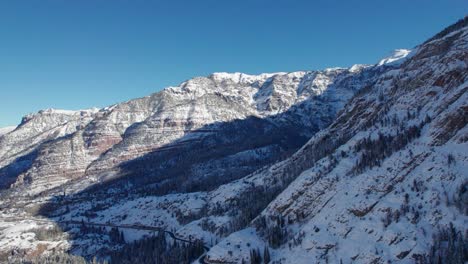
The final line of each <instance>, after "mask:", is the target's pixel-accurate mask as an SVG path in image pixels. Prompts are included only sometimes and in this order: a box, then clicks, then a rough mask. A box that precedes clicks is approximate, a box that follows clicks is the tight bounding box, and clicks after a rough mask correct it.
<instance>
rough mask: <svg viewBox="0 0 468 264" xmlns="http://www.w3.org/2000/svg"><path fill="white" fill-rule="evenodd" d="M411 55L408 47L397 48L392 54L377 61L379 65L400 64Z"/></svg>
mask: <svg viewBox="0 0 468 264" xmlns="http://www.w3.org/2000/svg"><path fill="white" fill-rule="evenodd" d="M410 57H411V50H408V49H396V50H394V51H393V53H392V55H390V56H389V57H386V58H384V59H382V60H380V61H379V63H377V65H378V66H382V65H393V66H396V65H399V64H401V63H403V62H404V61H405V59H408V58H410Z"/></svg>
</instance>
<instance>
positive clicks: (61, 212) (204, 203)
mask: <svg viewBox="0 0 468 264" xmlns="http://www.w3.org/2000/svg"><path fill="white" fill-rule="evenodd" d="M467 24H468V19H467V18H465V19H464V20H461V21H460V22H458V23H457V24H454V25H452V26H450V27H448V28H447V29H446V30H444V31H442V32H441V33H439V34H437V35H436V36H435V37H434V38H432V39H430V40H428V41H426V42H425V43H423V44H421V45H419V46H417V47H415V48H414V49H413V50H411V51H410V50H397V51H396V52H395V54H393V55H392V56H390V57H388V58H385V59H382V60H381V61H380V62H378V63H376V64H375V65H355V66H353V67H351V68H349V69H344V68H333V69H326V70H323V71H302V72H292V73H273V74H261V75H247V74H242V73H214V74H212V75H210V76H207V77H198V78H194V79H191V80H188V81H186V82H183V83H182V84H180V85H179V86H176V87H169V88H166V89H164V90H162V91H161V92H158V93H155V94H152V95H150V96H148V97H144V98H139V99H135V100H131V101H128V102H124V103H121V104H116V105H113V106H110V107H106V108H103V109H90V110H82V111H64V110H54V109H49V110H44V111H40V112H38V113H36V114H32V115H28V116H26V117H25V118H23V121H22V122H21V124H20V125H19V126H18V127H16V128H15V129H14V130H9V131H8V132H7V133H0V187H1V188H2V189H3V191H2V192H1V193H0V195H1V199H0V253H3V254H4V255H2V254H0V260H1V259H4V260H10V261H11V260H14V259H18V258H26V259H27V258H31V257H34V256H37V255H40V254H48V253H50V252H52V251H53V250H55V251H60V250H66V251H69V253H71V254H73V255H79V256H84V257H86V258H91V257H92V256H98V257H104V258H105V257H106V256H109V255H112V256H115V255H113V254H117V253H112V252H121V253H119V254H123V255H125V256H127V257H129V260H128V261H129V262H124V261H123V260H122V258H118V259H120V261H122V262H119V261H115V262H116V263H137V262H141V261H143V260H142V259H144V256H141V254H143V253H142V252H139V253H138V254H135V252H134V251H132V250H134V248H135V247H132V245H125V242H126V243H131V242H132V241H136V240H139V239H141V238H142V237H144V236H145V235H150V234H152V232H153V233H154V231H149V230H148V229H145V228H140V229H138V226H139V227H155V228H159V229H161V230H166V231H167V232H169V233H170V234H171V237H176V238H180V239H186V240H189V241H200V240H202V241H203V244H204V245H205V247H207V248H206V250H205V251H207V252H205V253H204V254H203V255H202V256H201V258H200V259H199V260H197V261H196V262H200V263H242V262H250V263H259V262H258V261H260V259H263V261H266V260H268V261H271V262H273V263H388V262H401V263H414V262H417V263H418V262H419V263H426V262H425V261H428V260H429V259H430V258H434V257H435V255H437V254H441V255H442V256H443V255H444V254H446V255H449V253H450V254H451V255H450V256H451V257H452V258H463V257H464V256H463V254H460V247H461V249H462V250H461V252H463V248H464V247H466V246H467V244H466V242H464V241H466V239H467V235H466V234H467V230H466V226H467V221H468V218H467V214H468V211H467V210H468V209H467V208H468V207H467V205H468V192H467V191H466V190H467V188H468V187H467V184H468V174H467V173H466V171H467V169H468V168H467V167H468V162H467V160H468V155H467V153H468V152H467V149H468V146H467V139H468V131H467V129H466V123H467V119H466V117H467V116H468V114H467V111H468V105H467V102H468V100H467V99H468V98H467V94H468V93H467V89H468V82H467V78H468V76H467V75H468V67H467V64H468V59H467V58H468V25H467ZM77 223H81V224H80V226H78V227H77V226H76V225H77ZM85 223H87V224H85ZM57 225H59V226H61V228H64V229H66V232H65V233H62V231H58V229H57V227H56V226H57ZM54 226H55V227H54ZM117 226H120V227H122V226H127V228H120V229H119V231H121V232H123V235H121V236H119V235H117V238H116V236H115V234H114V233H112V232H114V231H113V230H112V229H111V227H113V228H115V227H117ZM135 226H136V227H135ZM90 227H92V228H90ZM96 227H98V228H96ZM103 227H106V228H108V229H107V230H102V228H103ZM129 227H132V228H133V229H132V228H129ZM38 230H49V231H38ZM44 232H45V233H46V234H48V236H45V235H44ZM457 232H458V233H457ZM51 234H53V235H51ZM117 234H118V232H117ZM124 236H125V239H123V237H124ZM51 237H52V238H51ZM158 241H159V240H158ZM148 243H149V242H148ZM158 243H159V242H158ZM447 245H448V246H447ZM109 250H110V251H111V252H109ZM170 250H174V249H173V248H171V249H170ZM202 251H203V250H202ZM38 252H39V253H38ZM444 252H445V253H444ZM447 252H448V253H447ZM454 252H455V253H456V254H458V255H456V256H455V255H454V254H455V253H454ZM452 253H453V254H452ZM123 255H118V256H123ZM133 255H135V256H134V258H133V259H132V258H131V256H133ZM163 255H164V254H163ZM164 256H165V258H164V259H166V260H167V259H168V258H169V257H167V256H166V255H164ZM166 257H167V258H166ZM114 260H115V259H114ZM449 260H450V261H452V259H449ZM458 260H459V259H457V260H456V261H458ZM268 261H266V262H268ZM449 263H458V262H455V259H454V260H453V262H449ZM460 263H463V262H460Z"/></svg>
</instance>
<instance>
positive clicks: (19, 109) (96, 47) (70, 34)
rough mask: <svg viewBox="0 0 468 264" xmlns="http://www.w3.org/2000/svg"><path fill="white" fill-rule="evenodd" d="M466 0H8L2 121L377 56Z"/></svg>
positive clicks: (1, 39)
mask: <svg viewBox="0 0 468 264" xmlns="http://www.w3.org/2000/svg"><path fill="white" fill-rule="evenodd" d="M467 11H468V2H467V1H466V0H440V1H432V0H404V1H403V0H392V1H384V0H381V1H379V0H361V1H357V0H356V1H353V0H349V1H348V0H347V1H333V0H331V1H325V0H323V1H320V0H319V1H297V0H288V1H286V0H284V1H275V0H268V1H267V0H249V1H243V0H242V1H239V0H238V1H227V0H226V1H224V0H187V1H178V0H172V1H150V0H147V1H139V0H136V1H130V0H126V1H124V0H112V1H111V0H89V1H88V0H80V1H68V0H55V1H50V0H29V1H26V0H5V1H1V2H0V127H1V126H6V125H12V124H17V123H19V121H20V119H21V116H23V115H24V114H26V113H29V112H35V111H37V110H39V109H43V108H50V107H53V108H64V109H82V108H88V107H92V106H97V107H103V106H106V105H109V104H113V103H116V102H121V101H125V100H128V99H131V98H135V97H141V96H145V95H148V94H150V93H152V92H156V91H158V90H161V89H162V88H164V87H166V86H169V85H176V84H178V83H180V82H182V81H184V80H186V79H189V78H191V77H194V76H199V75H207V74H209V73H211V72H216V71H227V72H234V71H239V72H246V73H261V72H274V71H296V70H311V69H322V68H325V67H334V66H350V65H352V64H355V63H375V62H376V61H378V60H379V59H380V58H381V57H383V56H385V55H388V54H389V53H390V52H391V51H392V50H393V49H396V48H411V47H413V46H415V45H417V44H418V43H420V42H422V41H424V40H425V39H427V38H428V37H430V36H432V35H433V34H435V33H437V32H438V31H439V30H441V29H443V28H444V27H446V26H448V25H449V24H451V23H453V22H455V21H456V20H458V19H460V18H462V17H463V16H464V15H466V14H467V13H468V12H467Z"/></svg>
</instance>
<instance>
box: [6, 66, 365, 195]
mask: <svg viewBox="0 0 468 264" xmlns="http://www.w3.org/2000/svg"><path fill="white" fill-rule="evenodd" d="M355 68H356V67H355ZM364 69H365V67H358V70H355V71H350V70H347V69H334V70H325V71H313V72H294V73H275V74H262V75H258V76H253V75H246V74H241V73H233V74H228V73H214V74H212V75H210V76H208V77H198V78H194V79H191V80H188V81H186V82H184V83H182V84H181V85H179V86H177V87H169V88H167V89H164V90H163V91H161V92H159V93H155V94H153V95H151V96H148V97H144V98H139V99H136V100H131V101H128V102H124V103H121V104H117V105H113V106H110V107H107V108H104V109H100V110H97V109H94V110H85V111H63V110H52V109H50V110H45V111H40V112H38V113H37V114H34V115H29V116H26V117H25V118H24V119H23V121H22V123H21V124H20V125H19V126H18V128H17V129H15V130H14V131H12V132H9V133H7V134H5V135H3V136H2V137H1V139H0V146H1V147H0V156H1V157H2V158H1V164H0V165H1V166H2V167H3V168H2V169H1V174H2V176H1V178H3V179H2V183H3V185H4V186H8V185H10V184H14V186H18V187H20V186H22V185H24V184H27V185H30V186H31V187H32V188H31V189H30V192H31V194H37V193H40V192H41V191H43V190H49V189H52V188H54V187H59V186H61V185H63V184H65V183H66V182H68V181H70V180H73V179H79V178H83V177H85V176H87V177H88V178H92V179H94V180H101V178H103V177H104V178H109V177H111V176H109V175H115V174H118V173H119V171H120V169H119V165H120V164H122V162H125V161H129V160H133V159H135V158H137V157H141V156H143V155H145V154H147V153H150V152H154V151H156V150H158V149H161V148H164V147H167V146H168V145H171V144H172V145H173V146H172V147H174V145H181V144H186V143H187V142H193V141H196V140H200V139H201V138H203V137H206V136H207V135H210V134H212V133H213V131H216V130H217V129H218V127H219V125H217V124H222V123H227V122H230V121H233V120H245V119H246V118H248V117H257V118H266V117H270V116H273V115H279V114H282V113H284V112H286V111H288V110H289V109H290V108H291V106H293V105H297V104H300V103H302V102H304V101H307V104H309V106H307V107H305V109H306V110H304V111H302V112H301V109H297V111H296V115H303V116H304V118H305V119H307V120H304V122H305V123H304V124H300V126H299V127H298V131H297V132H298V134H304V135H309V136H310V135H311V134H313V133H314V132H315V131H317V130H318V129H320V128H323V127H325V126H326V125H327V124H328V123H329V122H331V120H332V118H333V117H334V115H335V114H336V112H337V111H338V110H339V109H341V107H342V106H343V105H344V103H345V102H346V101H347V100H348V99H349V98H350V97H351V96H352V95H353V94H354V93H355V92H356V91H357V90H358V89H359V88H360V87H361V86H362V85H363V83H365V82H366V81H368V79H369V78H365V77H363V76H361V74H360V73H361V72H362V70H364ZM355 76H357V77H355ZM350 78H351V79H352V81H349V80H348V79H350ZM342 82H343V83H346V85H344V86H341V85H340V86H339V87H338V86H336V87H335V88H331V89H328V88H330V87H333V84H334V83H342ZM328 90H329V91H328ZM325 91H326V92H325ZM314 97H317V100H315V99H314ZM319 100H320V101H319ZM316 101H317V102H316ZM318 105H319V107H317V106H318ZM310 114H312V115H313V116H312V117H307V115H310ZM306 121H307V122H306ZM270 122H276V121H274V120H273V119H271V120H270ZM297 123H301V122H297ZM207 125H210V128H209V129H204V127H205V126H207ZM310 128H313V129H310ZM242 150H243V151H244V150H247V149H242ZM232 154H234V153H232ZM5 179H7V180H5Z"/></svg>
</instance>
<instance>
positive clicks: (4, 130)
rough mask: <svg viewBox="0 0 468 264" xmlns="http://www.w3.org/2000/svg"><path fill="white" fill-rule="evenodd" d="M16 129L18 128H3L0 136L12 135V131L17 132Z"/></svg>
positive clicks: (0, 130) (0, 129)
mask: <svg viewBox="0 0 468 264" xmlns="http://www.w3.org/2000/svg"><path fill="white" fill-rule="evenodd" d="M15 128H16V126H7V127H1V128H0V136H1V135H4V134H8V133H10V132H11V131H13V130H15Z"/></svg>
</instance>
